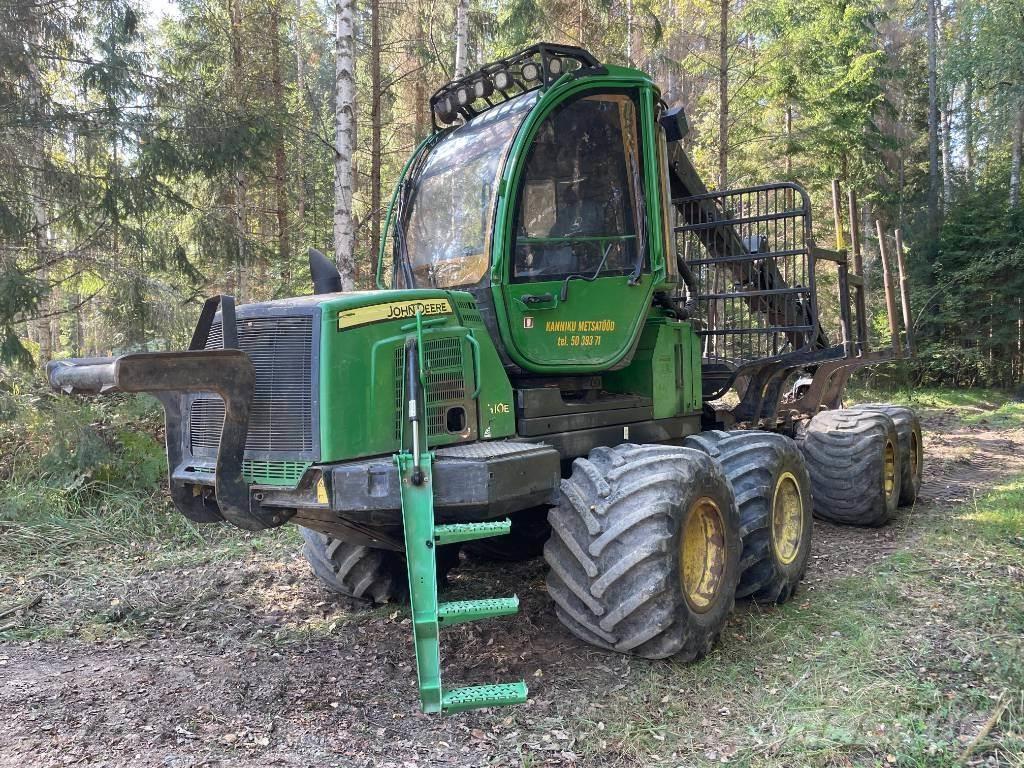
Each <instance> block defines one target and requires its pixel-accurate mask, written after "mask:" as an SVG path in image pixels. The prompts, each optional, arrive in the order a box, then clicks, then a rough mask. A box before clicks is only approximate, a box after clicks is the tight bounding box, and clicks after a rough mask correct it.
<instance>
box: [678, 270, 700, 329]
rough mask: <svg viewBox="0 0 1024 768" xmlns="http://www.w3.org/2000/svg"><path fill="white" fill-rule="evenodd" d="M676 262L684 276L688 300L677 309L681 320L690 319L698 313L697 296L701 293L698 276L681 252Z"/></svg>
mask: <svg viewBox="0 0 1024 768" xmlns="http://www.w3.org/2000/svg"><path fill="white" fill-rule="evenodd" d="M676 263H677V264H678V265H679V275H680V277H682V278H683V285H684V286H686V301H684V302H683V306H682V307H679V308H678V309H677V310H676V311H677V312H678V313H679V319H680V320H688V319H689V318H691V317H693V316H694V315H695V314H696V313H697V296H698V294H699V290H698V288H697V278H696V276H695V275H694V274H693V270H692V269H690V265H689V264H687V263H686V259H684V258H683V257H682V255H681V254H676Z"/></svg>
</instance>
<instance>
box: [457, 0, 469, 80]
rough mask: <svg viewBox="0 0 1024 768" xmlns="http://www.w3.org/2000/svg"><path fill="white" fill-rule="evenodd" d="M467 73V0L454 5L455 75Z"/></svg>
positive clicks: (460, 75) (462, 75)
mask: <svg viewBox="0 0 1024 768" xmlns="http://www.w3.org/2000/svg"><path fill="white" fill-rule="evenodd" d="M468 73H469V0H458V3H457V4H456V6H455V77H464V76H465V75H467V74H468Z"/></svg>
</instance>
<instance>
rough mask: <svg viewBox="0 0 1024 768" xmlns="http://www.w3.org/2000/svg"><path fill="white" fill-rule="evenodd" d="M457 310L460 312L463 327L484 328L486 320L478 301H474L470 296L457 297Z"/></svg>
mask: <svg viewBox="0 0 1024 768" xmlns="http://www.w3.org/2000/svg"><path fill="white" fill-rule="evenodd" d="M455 309H456V310H457V311H458V313H459V319H460V320H461V321H462V324H463V325H466V326H480V327H483V324H484V318H483V316H482V315H481V314H480V310H479V309H478V308H477V306H476V301H474V300H473V299H471V298H469V297H468V296H466V297H463V296H456V298H455Z"/></svg>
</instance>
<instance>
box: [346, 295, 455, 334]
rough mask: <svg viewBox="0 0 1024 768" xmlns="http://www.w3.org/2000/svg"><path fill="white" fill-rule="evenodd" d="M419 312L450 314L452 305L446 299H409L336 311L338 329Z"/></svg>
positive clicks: (405, 317)
mask: <svg viewBox="0 0 1024 768" xmlns="http://www.w3.org/2000/svg"><path fill="white" fill-rule="evenodd" d="M417 312H419V313H420V314H421V315H423V317H434V316H436V315H450V314H451V313H452V305H451V302H449V301H448V299H411V300H407V301H389V302H387V303H385V304H373V305H371V306H369V307H356V308H355V309H342V310H339V312H338V330H339V331H344V330H345V329H346V328H356V327H358V326H360V325H369V324H370V323H379V322H382V321H384V320H408V319H410V318H414V317H416V313H417Z"/></svg>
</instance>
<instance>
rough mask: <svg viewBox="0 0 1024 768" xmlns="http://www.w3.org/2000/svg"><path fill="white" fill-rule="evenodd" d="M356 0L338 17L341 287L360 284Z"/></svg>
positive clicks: (344, 1)
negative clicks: (355, 207)
mask: <svg viewBox="0 0 1024 768" xmlns="http://www.w3.org/2000/svg"><path fill="white" fill-rule="evenodd" d="M354 5H355V3H354V0H335V4H334V20H335V39H334V52H335V64H334V96H335V107H334V259H335V261H336V262H337V264H338V271H339V272H340V273H341V289H342V290H343V291H351V290H354V289H355V287H356V262H355V245H356V244H355V230H354V227H353V220H352V154H353V151H354V149H355V121H354V117H355V97H356V77H355V36H354V34H353V29H352V18H353V15H354Z"/></svg>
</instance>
